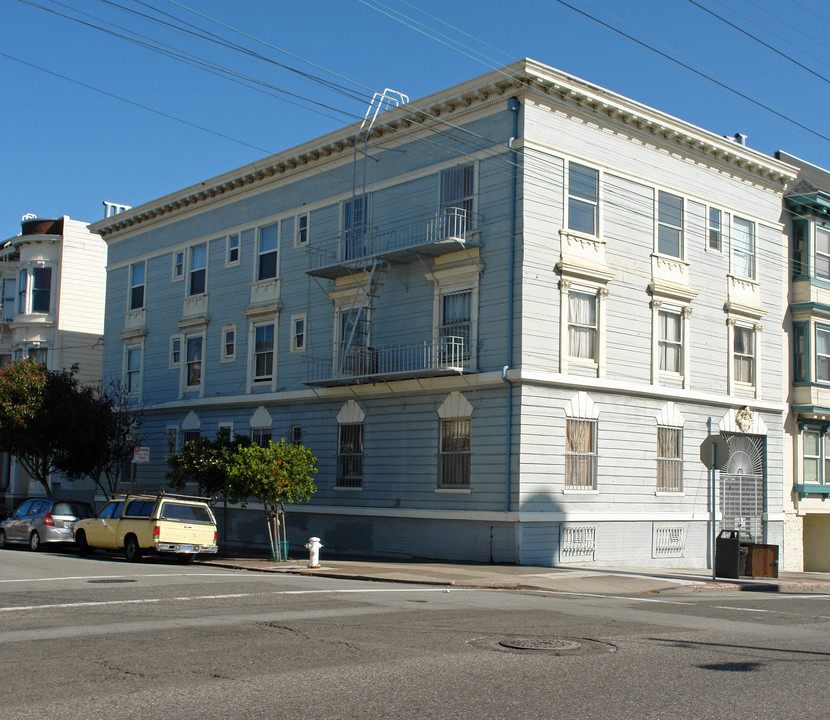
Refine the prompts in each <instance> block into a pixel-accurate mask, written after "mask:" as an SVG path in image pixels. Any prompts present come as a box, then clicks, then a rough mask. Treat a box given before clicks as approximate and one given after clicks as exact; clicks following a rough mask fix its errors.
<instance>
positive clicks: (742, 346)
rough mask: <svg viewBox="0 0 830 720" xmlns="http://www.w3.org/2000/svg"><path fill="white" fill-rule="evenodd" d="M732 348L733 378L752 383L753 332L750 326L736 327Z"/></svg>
mask: <svg viewBox="0 0 830 720" xmlns="http://www.w3.org/2000/svg"><path fill="white" fill-rule="evenodd" d="M732 348H733V354H734V360H735V380H736V381H737V382H742V383H752V382H753V380H754V373H753V363H754V360H755V332H754V331H753V330H751V329H750V328H742V327H736V328H735V339H734V341H733V346H732Z"/></svg>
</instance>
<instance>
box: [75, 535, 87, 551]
mask: <svg viewBox="0 0 830 720" xmlns="http://www.w3.org/2000/svg"><path fill="white" fill-rule="evenodd" d="M75 548H76V549H77V551H78V555H80V556H81V557H86V556H87V555H89V544H88V543H87V541H86V533H85V532H84V531H83V530H81V531H80V532H79V533H78V534H77V535H76V536H75Z"/></svg>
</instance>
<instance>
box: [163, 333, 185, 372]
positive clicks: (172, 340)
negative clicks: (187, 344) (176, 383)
mask: <svg viewBox="0 0 830 720" xmlns="http://www.w3.org/2000/svg"><path fill="white" fill-rule="evenodd" d="M176 340H178V341H179V361H178V362H174V360H173V343H175V342H176ZM183 352H184V336H183V335H181V334H178V335H171V336H170V348H169V352H168V354H167V367H168V368H169V369H171V370H172V369H174V368H180V367H181V366H182V353H183Z"/></svg>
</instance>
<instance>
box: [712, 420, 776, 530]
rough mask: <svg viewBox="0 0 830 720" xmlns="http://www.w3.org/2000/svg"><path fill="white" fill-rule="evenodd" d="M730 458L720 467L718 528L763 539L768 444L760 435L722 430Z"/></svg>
mask: <svg viewBox="0 0 830 720" xmlns="http://www.w3.org/2000/svg"><path fill="white" fill-rule="evenodd" d="M723 435H724V437H725V438H726V442H727V444H728V445H729V459H728V460H727V461H726V465H724V466H723V467H722V468H721V475H720V477H721V483H720V498H719V502H720V511H721V513H720V515H721V527H720V529H721V530H740V531H741V532H742V533H747V534H748V537H747V540H750V541H752V542H760V543H762V542H764V524H763V514H764V498H765V496H766V484H767V483H766V477H767V443H766V437H764V436H763V435H741V434H737V433H724V434H723Z"/></svg>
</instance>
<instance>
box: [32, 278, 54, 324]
mask: <svg viewBox="0 0 830 720" xmlns="http://www.w3.org/2000/svg"><path fill="white" fill-rule="evenodd" d="M51 302H52V268H50V267H36V268H32V312H33V313H48V312H49V308H50V306H51Z"/></svg>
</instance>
